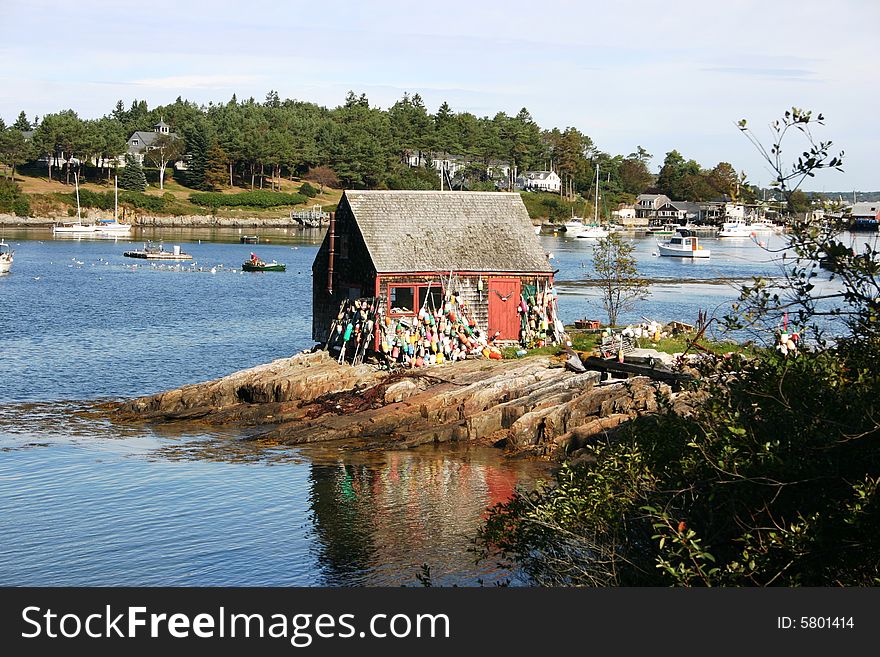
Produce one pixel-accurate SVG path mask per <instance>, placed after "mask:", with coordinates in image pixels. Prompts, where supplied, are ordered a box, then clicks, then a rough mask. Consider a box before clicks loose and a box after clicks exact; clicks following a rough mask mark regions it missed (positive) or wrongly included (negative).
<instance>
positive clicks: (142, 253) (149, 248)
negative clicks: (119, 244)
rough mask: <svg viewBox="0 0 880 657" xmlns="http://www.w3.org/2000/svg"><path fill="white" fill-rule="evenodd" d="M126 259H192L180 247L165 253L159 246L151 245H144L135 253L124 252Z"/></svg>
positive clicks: (163, 248) (176, 246)
mask: <svg viewBox="0 0 880 657" xmlns="http://www.w3.org/2000/svg"><path fill="white" fill-rule="evenodd" d="M122 255H123V256H124V257H126V258H140V259H142V260H192V259H193V257H192V256H191V255H190V254H189V253H184V252H183V251H181V250H180V246H178V245H175V246H174V248H173V249H172V250H171V251H166V250H165V247H163V246H162V245H161V244H159V245H158V246H156V245H155V244H152V243H145V244H144V248H143V249H137V250H135V251H125V252H124V253H123V254H122Z"/></svg>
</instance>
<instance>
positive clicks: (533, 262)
mask: <svg viewBox="0 0 880 657" xmlns="http://www.w3.org/2000/svg"><path fill="white" fill-rule="evenodd" d="M312 274H313V281H312V285H313V296H312V299H313V319H312V337H313V339H314V340H316V341H317V342H322V343H323V342H326V340H327V339H328V335H329V332H330V328H331V324H332V323H333V319H334V318H335V317H336V315H337V312H338V309H339V307H340V303H341V302H342V301H343V300H346V299H357V298H363V297H374V298H375V297H378V298H379V299H380V303H381V304H382V307H383V308H384V310H385V314H386V316H389V317H392V318H394V317H409V316H415V315H416V314H417V313H418V311H419V309H420V308H422V307H424V306H425V301H426V299H428V301H429V302H431V303H432V304H433V305H435V306H436V305H437V304H439V303H440V302H441V300H442V295H443V290H445V288H446V286H447V285H448V282H449V281H451V280H454V281H455V288H456V289H455V292H456V293H457V294H458V296H459V297H460V298H461V299H462V300H463V301H465V302H466V303H467V305H468V307H469V308H470V309H471V312H472V313H473V315H474V318H475V319H476V322H477V325H478V326H479V327H480V329H482V330H484V331H486V332H487V333H488V334H489V335H495V334H496V333H497V334H498V335H497V338H498V340H499V341H511V342H512V341H518V340H519V338H520V313H519V312H518V310H517V309H518V307H519V303H520V294H521V291H522V290H523V288H524V286H531V288H530V289H536V288H546V287H547V286H548V285H551V284H552V280H553V270H552V269H551V267H550V263H549V261H548V259H547V255H546V254H545V253H544V250H543V249H542V247H541V244H540V242H539V240H538V237H537V235H536V234H535V229H534V226H533V225H532V223H531V221H530V219H529V215H528V213H527V212H526V208H525V205H523V202H522V198H521V197H520V195H519V194H518V193H503V192H437V191H346V192H345V193H344V194H343V196H342V200H341V201H340V203H339V206H338V208H337V210H336V213H335V216H334V218H333V220H331V224H330V228H329V230H328V231H327V235H326V236H325V237H324V241H323V243H322V244H321V247H320V249H319V250H318V254H317V256H316V257H315V261H314V264H313V265H312ZM527 289H529V288H527Z"/></svg>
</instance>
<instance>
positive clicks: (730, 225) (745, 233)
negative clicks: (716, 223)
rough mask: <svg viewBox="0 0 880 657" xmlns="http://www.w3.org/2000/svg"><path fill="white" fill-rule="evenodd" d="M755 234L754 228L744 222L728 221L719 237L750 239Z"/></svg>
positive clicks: (723, 225) (719, 232)
mask: <svg viewBox="0 0 880 657" xmlns="http://www.w3.org/2000/svg"><path fill="white" fill-rule="evenodd" d="M753 234H754V231H753V230H752V227H751V226H749V225H748V224H746V223H743V222H742V221H727V222H725V223H724V224H722V226H721V230H719V231H718V237H739V238H749V237H752V236H753Z"/></svg>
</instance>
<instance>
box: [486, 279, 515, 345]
mask: <svg viewBox="0 0 880 657" xmlns="http://www.w3.org/2000/svg"><path fill="white" fill-rule="evenodd" d="M519 295H520V280H519V279H518V278H490V279H489V327H488V328H489V336H490V337H491V336H493V335H495V332H496V331H497V332H498V339H499V340H519V325H520V320H519V313H518V312H517V309H518V308H519Z"/></svg>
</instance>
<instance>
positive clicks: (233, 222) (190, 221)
mask: <svg viewBox="0 0 880 657" xmlns="http://www.w3.org/2000/svg"><path fill="white" fill-rule="evenodd" d="M94 219H95V218H94V217H83V221H85V222H89V221H93V220H94ZM73 220H74V218H73V217H17V216H15V215H11V214H0V226H9V227H15V228H49V227H51V226H52V225H53V224H55V223H61V222H63V221H68V222H69V221H73ZM126 221H127V222H128V221H130V222H131V225H132V226H136V227H141V228H302V226H301V225H300V224H298V223H297V222H295V221H291V219H290V218H289V217H215V216H212V215H181V216H173V215H170V216H152V215H144V216H135V217H131V218H126Z"/></svg>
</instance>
